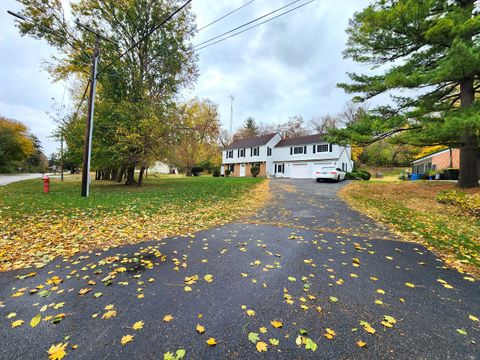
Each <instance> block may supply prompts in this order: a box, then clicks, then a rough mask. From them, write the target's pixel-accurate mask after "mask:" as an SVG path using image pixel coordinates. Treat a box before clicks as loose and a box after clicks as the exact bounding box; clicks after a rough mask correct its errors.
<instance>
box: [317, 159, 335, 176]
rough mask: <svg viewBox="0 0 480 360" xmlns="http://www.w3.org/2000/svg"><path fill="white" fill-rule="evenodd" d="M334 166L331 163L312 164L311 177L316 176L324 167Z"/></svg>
mask: <svg viewBox="0 0 480 360" xmlns="http://www.w3.org/2000/svg"><path fill="white" fill-rule="evenodd" d="M334 165H335V164H332V163H331V162H324V163H314V164H313V175H314V177H315V175H316V174H317V172H320V169H321V168H322V167H325V166H334Z"/></svg>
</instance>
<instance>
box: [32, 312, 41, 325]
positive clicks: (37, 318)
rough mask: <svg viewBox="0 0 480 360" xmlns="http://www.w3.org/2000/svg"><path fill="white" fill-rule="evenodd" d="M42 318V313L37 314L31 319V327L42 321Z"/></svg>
mask: <svg viewBox="0 0 480 360" xmlns="http://www.w3.org/2000/svg"><path fill="white" fill-rule="evenodd" d="M41 320H42V315H40V314H37V315H35V316H34V317H33V318H32V320H30V326H31V327H35V326H37V325H38V324H39V323H40V321H41Z"/></svg>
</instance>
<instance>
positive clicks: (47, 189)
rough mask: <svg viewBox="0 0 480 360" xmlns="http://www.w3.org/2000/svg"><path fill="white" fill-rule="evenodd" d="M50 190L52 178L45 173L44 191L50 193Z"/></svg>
mask: <svg viewBox="0 0 480 360" xmlns="http://www.w3.org/2000/svg"><path fill="white" fill-rule="evenodd" d="M49 191H50V178H49V177H48V175H47V174H45V175H43V192H44V193H48V192H49Z"/></svg>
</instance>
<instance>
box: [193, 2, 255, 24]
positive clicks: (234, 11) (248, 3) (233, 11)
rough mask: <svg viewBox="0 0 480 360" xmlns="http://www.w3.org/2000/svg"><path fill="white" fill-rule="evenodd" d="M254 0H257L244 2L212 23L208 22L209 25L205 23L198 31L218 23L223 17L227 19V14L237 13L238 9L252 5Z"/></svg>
mask: <svg viewBox="0 0 480 360" xmlns="http://www.w3.org/2000/svg"><path fill="white" fill-rule="evenodd" d="M254 1H255V0H251V1H249V2H247V3H246V4H243V5H242V6H240V7H238V8H236V9H235V10H232V11H230V12H229V13H228V14H225V15H223V16H222V17H220V18H218V19H216V20H213V21H212V22H211V23H209V24H207V25H205V26H202V27H201V28H200V29H198V30H197V32H200V31H202V30H204V29H206V28H208V27H210V26H212V25H213V24H216V23H217V22H219V21H220V20H223V19H225V18H226V17H227V16H230V15H232V14H234V13H236V12H237V11H239V10H241V9H243V8H244V7H245V6H247V5H250V4H251V3H253V2H254Z"/></svg>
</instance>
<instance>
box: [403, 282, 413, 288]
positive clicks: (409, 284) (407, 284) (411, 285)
mask: <svg viewBox="0 0 480 360" xmlns="http://www.w3.org/2000/svg"><path fill="white" fill-rule="evenodd" d="M405 286H408V287H410V288H414V287H415V284H412V283H409V282H406V283H405Z"/></svg>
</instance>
